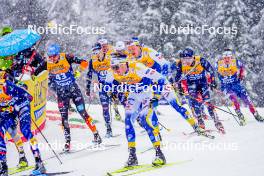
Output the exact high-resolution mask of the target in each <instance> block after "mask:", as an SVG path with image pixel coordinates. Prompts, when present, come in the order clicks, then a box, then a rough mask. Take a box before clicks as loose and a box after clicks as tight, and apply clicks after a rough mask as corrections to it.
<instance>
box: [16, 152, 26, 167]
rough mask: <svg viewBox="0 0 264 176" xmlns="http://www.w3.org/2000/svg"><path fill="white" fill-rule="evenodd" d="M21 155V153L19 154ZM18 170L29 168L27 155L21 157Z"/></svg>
mask: <svg viewBox="0 0 264 176" xmlns="http://www.w3.org/2000/svg"><path fill="white" fill-rule="evenodd" d="M19 155H20V153H19ZM17 167H18V168H24V167H28V161H27V158H26V157H25V153H24V155H23V156H21V157H19V162H18V165H17Z"/></svg>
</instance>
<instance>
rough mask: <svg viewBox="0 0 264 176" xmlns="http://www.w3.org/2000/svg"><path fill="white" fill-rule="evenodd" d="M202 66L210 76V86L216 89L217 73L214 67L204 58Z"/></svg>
mask: <svg viewBox="0 0 264 176" xmlns="http://www.w3.org/2000/svg"><path fill="white" fill-rule="evenodd" d="M200 62H201V65H202V67H203V68H204V69H205V70H206V71H207V72H208V73H209V74H210V81H211V83H210V85H211V87H212V88H216V87H217V85H216V79H215V71H214V68H213V67H212V65H211V64H210V63H209V62H208V61H207V60H206V59H204V58H201V61H200Z"/></svg>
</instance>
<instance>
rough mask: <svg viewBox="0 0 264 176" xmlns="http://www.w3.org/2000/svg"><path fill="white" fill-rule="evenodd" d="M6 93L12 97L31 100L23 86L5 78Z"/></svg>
mask: <svg viewBox="0 0 264 176" xmlns="http://www.w3.org/2000/svg"><path fill="white" fill-rule="evenodd" d="M6 88H7V93H8V94H9V95H10V96H12V97H18V98H19V99H23V100H29V101H32V100H33V97H32V96H31V95H30V94H29V93H28V92H27V91H26V90H25V89H23V88H21V87H19V86H17V85H15V84H14V83H13V82H11V81H8V80H6Z"/></svg>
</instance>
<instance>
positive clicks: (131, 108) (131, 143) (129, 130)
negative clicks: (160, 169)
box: [125, 93, 140, 166]
mask: <svg viewBox="0 0 264 176" xmlns="http://www.w3.org/2000/svg"><path fill="white" fill-rule="evenodd" d="M137 96H138V95H137V94H136V93H130V94H129V95H128V99H127V103H126V106H125V126H126V129H125V130H126V138H127V142H128V150H129V157H128V161H127V163H126V165H127V166H134V165H137V164H138V161H137V156H136V142H135V141H136V133H135V129H134V125H133V124H134V122H135V119H136V118H137V116H138V114H137V112H138V109H139V107H140V102H139V101H138V100H137Z"/></svg>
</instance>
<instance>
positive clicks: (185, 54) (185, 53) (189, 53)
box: [180, 48, 194, 58]
mask: <svg viewBox="0 0 264 176" xmlns="http://www.w3.org/2000/svg"><path fill="white" fill-rule="evenodd" d="M193 56H194V51H193V50H192V49H191V48H185V49H184V50H183V51H181V52H180V58H184V57H193Z"/></svg>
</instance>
